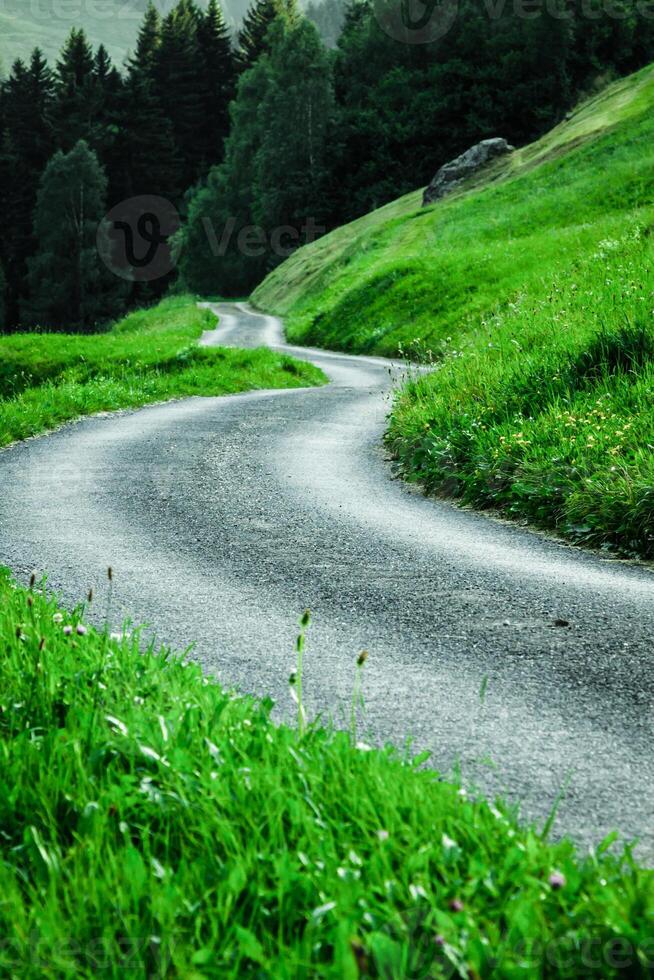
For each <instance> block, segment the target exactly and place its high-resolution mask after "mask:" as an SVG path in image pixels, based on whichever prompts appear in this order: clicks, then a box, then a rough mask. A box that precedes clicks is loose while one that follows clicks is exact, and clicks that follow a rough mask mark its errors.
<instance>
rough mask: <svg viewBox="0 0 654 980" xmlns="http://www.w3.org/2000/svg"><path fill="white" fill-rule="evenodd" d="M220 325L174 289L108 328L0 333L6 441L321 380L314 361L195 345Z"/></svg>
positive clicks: (2, 436) (0, 426) (0, 420)
mask: <svg viewBox="0 0 654 980" xmlns="http://www.w3.org/2000/svg"><path fill="white" fill-rule="evenodd" d="M215 325H216V318H215V316H214V315H213V314H212V313H210V312H209V311H208V310H206V309H199V308H198V306H197V304H196V302H195V300H194V298H193V297H191V296H175V297H171V298H169V299H165V300H163V302H161V303H160V304H159V305H158V306H155V307H151V308H150V309H147V310H140V311H138V312H136V313H132V314H130V316H128V317H126V318H125V319H124V320H121V321H120V322H119V323H117V324H116V325H115V326H114V327H113V329H111V330H109V331H108V332H107V333H101V334H87V335H80V334H61V333H24V334H9V335H5V336H2V337H0V446H4V445H7V444H8V443H10V442H13V441H15V440H18V439H25V438H27V437H28V436H33V435H37V434H38V433H40V432H44V431H46V430H49V429H53V428H56V427H57V426H58V425H61V424H63V423H64V422H68V421H70V420H72V419H76V418H78V417H80V416H82V415H90V414H93V413H94V412H107V411H116V410H117V409H124V408H138V407H139V406H141V405H146V404H148V403H152V402H158V401H165V400H167V399H171V398H182V397H185V396H187V395H228V394H233V393H235V392H239V391H248V390H250V389H253V388H260V389H263V388H294V387H301V386H304V385H314V384H321V383H323V382H324V381H325V377H324V375H323V374H322V372H321V371H319V370H318V368H314V367H313V366H312V365H310V364H306V363H304V362H300V361H296V360H294V359H293V358H291V357H287V356H285V355H283V354H276V353H273V352H272V351H269V350H265V349H263V348H261V349H257V350H236V349H231V348H202V347H198V343H197V342H198V340H199V338H200V336H201V335H202V333H203V331H205V330H212V329H214V327H215Z"/></svg>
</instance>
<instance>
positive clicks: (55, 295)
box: [24, 140, 123, 330]
mask: <svg viewBox="0 0 654 980" xmlns="http://www.w3.org/2000/svg"><path fill="white" fill-rule="evenodd" d="M106 192H107V180H106V177H105V175H104V172H103V170H102V167H101V166H100V163H99V161H98V158H97V156H96V154H95V153H94V152H93V151H92V150H91V149H90V148H89V146H88V144H87V143H85V142H84V141H83V140H81V141H80V142H79V143H77V144H76V146H75V147H74V148H73V149H72V150H71V151H70V153H68V154H65V153H63V152H62V151H61V150H58V151H57V153H55V155H54V157H52V159H51V160H50V162H49V163H48V165H47V167H46V168H45V171H44V173H43V176H42V178H41V181H40V183H39V191H38V196H37V203H36V208H35V211H34V238H35V240H36V242H37V251H36V254H35V255H34V256H33V257H32V258H31V259H30V260H29V263H28V265H29V284H30V299H29V301H28V302H27V303H26V304H25V308H24V315H25V319H26V320H27V322H29V323H34V324H40V325H44V326H45V325H47V326H52V327H58V328H62V329H66V330H72V329H77V330H84V329H89V328H92V327H93V326H95V325H96V324H97V323H98V322H101V321H105V320H108V319H110V318H111V317H112V316H115V315H116V314H117V313H118V312H119V310H120V308H121V299H122V293H123V287H122V284H121V283H120V282H119V281H118V280H116V279H115V278H114V277H113V276H112V275H111V274H110V273H109V272H108V270H107V269H106V268H105V267H104V265H103V264H102V260H101V258H100V256H99V254H98V249H97V247H96V239H97V234H98V228H99V226H100V223H101V221H102V220H103V217H104V214H105V208H106Z"/></svg>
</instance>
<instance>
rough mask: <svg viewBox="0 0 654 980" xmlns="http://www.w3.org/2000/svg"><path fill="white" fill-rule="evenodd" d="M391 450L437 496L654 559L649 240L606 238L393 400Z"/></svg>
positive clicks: (642, 234) (638, 232)
mask: <svg viewBox="0 0 654 980" xmlns="http://www.w3.org/2000/svg"><path fill="white" fill-rule="evenodd" d="M387 438H388V443H389V445H390V447H391V449H392V451H393V453H394V454H395V456H396V457H397V459H398V460H399V465H400V468H401V470H402V472H403V473H404V475H405V476H406V477H407V478H409V479H412V480H418V481H420V482H422V484H423V485H424V486H425V488H426V489H427V490H429V491H431V492H434V493H439V494H444V495H447V496H450V497H456V498H459V499H461V500H462V501H463V502H465V503H468V504H474V505H475V506H477V507H492V508H496V509H500V510H501V511H502V512H503V513H505V514H506V515H508V516H510V517H516V518H523V519H526V520H528V521H530V522H532V523H535V524H538V525H541V526H543V527H548V528H554V529H555V530H557V531H558V532H560V533H561V534H564V535H565V536H567V537H568V538H571V539H572V540H574V541H577V542H581V543H584V544H588V545H593V546H597V547H604V548H610V549H612V550H618V551H620V552H621V553H623V554H626V555H631V556H635V555H638V556H642V557H645V558H652V557H654V240H653V239H652V236H651V232H650V229H649V228H645V229H642V228H638V227H635V228H633V229H632V231H631V232H630V233H629V234H627V235H625V236H624V237H623V238H622V239H620V240H608V241H605V242H603V243H601V244H600V246H599V248H598V249H597V251H596V252H594V253H592V254H590V255H589V256H588V257H587V258H586V260H585V261H584V262H579V263H577V264H576V266H575V267H574V268H573V269H571V270H569V271H567V272H566V273H565V274H562V275H561V276H559V277H558V278H557V279H555V280H554V281H553V282H552V283H551V286H550V290H549V294H548V295H547V297H546V298H544V299H540V300H534V299H532V298H531V297H528V296H525V297H523V298H522V299H521V300H520V301H517V302H516V303H515V304H512V306H511V307H510V308H509V309H508V310H505V311H503V312H501V313H498V314H497V315H496V316H494V317H489V318H488V319H487V320H486V321H485V322H484V324H483V326H482V327H481V328H480V329H479V331H478V332H477V333H476V334H473V335H468V336H467V337H465V338H462V340H461V341H460V343H459V344H456V343H455V342H454V341H452V342H450V343H448V344H444V345H443V346H442V347H441V349H440V351H439V362H438V364H437V366H436V370H434V371H433V372H431V373H430V374H429V375H428V376H426V377H423V378H421V379H417V380H415V381H413V382H412V383H410V384H409V385H408V386H407V387H406V388H405V389H404V391H402V392H401V393H400V394H399V395H398V397H397V399H396V402H395V405H394V408H393V412H392V416H391V422H390V428H389V432H388V437H387Z"/></svg>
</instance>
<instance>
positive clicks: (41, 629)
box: [0, 571, 654, 980]
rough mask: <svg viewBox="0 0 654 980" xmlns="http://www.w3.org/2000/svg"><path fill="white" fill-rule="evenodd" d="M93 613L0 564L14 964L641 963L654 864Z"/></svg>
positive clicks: (144, 970) (447, 971)
mask: <svg viewBox="0 0 654 980" xmlns="http://www.w3.org/2000/svg"><path fill="white" fill-rule="evenodd" d="M92 613H93V610H92V609H91V610H89V608H88V605H86V606H84V605H82V606H80V607H79V608H78V609H76V610H74V611H72V612H70V613H69V612H66V611H62V610H60V609H59V608H58V607H57V604H56V602H54V601H53V600H52V599H50V598H48V597H47V596H45V595H44V594H43V593H42V592H41V590H40V589H38V588H34V587H33V588H31V589H25V588H17V587H15V585H14V583H13V582H12V581H11V579H10V577H9V575H8V574H7V573H4V572H1V571H0V648H1V650H2V657H0V691H2V696H1V698H0V758H1V760H2V764H1V766H0V828H1V839H0V895H1V896H2V897H1V899H0V924H1V926H2V942H0V973H1V974H2V975H3V976H20V977H24V978H26V980H28V978H35V980H36V978H37V977H38V978H41V977H44V976H53V977H54V976H56V977H73V976H75V977H89V978H91V977H95V976H97V974H98V971H100V972H101V973H102V974H103V975H105V974H106V975H107V976H111V977H116V978H118V977H124V976H130V977H153V976H157V977H159V976H162V977H163V976H171V977H172V976H179V977H189V978H195V980H200V978H203V977H221V978H223V977H234V978H236V977H239V978H241V977H264V976H266V977H268V976H270V977H289V978H291V977H294V978H295V977H334V978H336V977H338V978H339V980H344V978H352V980H354V978H356V977H359V976H372V977H387V978H395V977H397V978H399V977H403V978H411V977H415V978H424V977H426V976H430V977H440V976H491V975H493V976H499V975H501V976H516V977H518V976H524V977H533V976H540V975H551V976H553V975H556V976H560V977H589V976H598V977H610V976H613V975H624V972H623V971H624V967H625V964H628V975H629V976H634V977H635V976H643V977H644V976H646V975H649V974H648V970H651V968H652V964H653V962H654V961H653V959H652V957H653V956H654V951H653V950H652V948H651V936H652V928H653V926H654V878H653V875H652V873H651V872H649V871H645V870H642V869H639V868H638V867H637V866H636V865H635V864H634V863H633V861H632V860H631V859H630V857H629V854H628V853H626V854H625V855H624V856H623V857H613V856H610V855H609V854H608V853H606V852H605V848H599V849H598V851H597V852H596V853H594V854H591V855H590V856H588V857H585V858H582V857H581V856H580V855H579V854H577V853H576V852H575V850H574V848H573V846H572V845H571V843H570V842H569V841H562V842H560V843H557V844H550V843H548V842H547V840H546V839H545V837H544V836H543V835H542V834H540V833H538V832H536V831H535V830H534V829H530V828H529V827H526V826H524V825H522V824H520V823H519V822H518V821H517V819H516V817H515V815H514V814H513V813H512V812H511V811H510V810H509V809H507V808H506V807H505V806H503V805H502V804H501V803H498V804H496V805H489V804H487V803H485V802H476V801H473V800H469V799H468V798H466V796H465V794H463V793H462V792H461V791H460V790H459V788H458V787H457V786H456V785H453V784H451V783H449V782H446V781H441V780H440V779H439V777H438V775H437V774H436V773H435V772H433V771H432V770H428V769H425V768H423V767H422V766H421V761H423V760H421V759H414V760H410V759H409V758H408V757H406V756H402V755H400V754H398V753H396V752H394V751H393V750H392V749H390V748H389V749H385V750H376V749H369V747H367V746H364V745H362V744H361V743H357V740H356V736H355V735H354V733H353V732H337V731H334V730H332V729H331V728H329V727H323V726H322V725H320V724H318V723H311V724H309V725H308V726H306V727H305V728H304V729H303V730H301V729H299V728H294V727H290V726H289V725H275V724H273V723H272V722H271V720H270V708H271V705H270V704H269V703H260V702H257V701H254V700H252V699H248V698H244V697H239V696H235V695H233V694H230V693H229V692H225V691H224V690H222V689H221V688H220V687H219V686H218V684H216V683H215V682H214V681H213V680H211V679H209V678H207V677H205V676H203V674H202V671H201V670H200V668H199V667H198V666H196V665H193V664H190V663H188V662H185V661H184V659H183V658H181V657H178V656H175V655H173V654H171V653H170V652H169V651H167V650H162V649H155V648H153V647H147V646H146V645H145V644H144V643H143V642H141V641H140V637H139V633H138V631H135V632H133V633H132V634H131V635H122V636H109V635H107V634H106V633H105V632H103V631H95V630H94V629H93V628H91V627H90V626H88V618H89V617H90V616H91V615H92ZM104 614H105V611H104V608H103V609H102V610H95V614H94V615H93V618H94V619H96V620H97V619H99V620H100V621H102V619H103V616H104ZM357 669H358V670H361V669H362V668H361V667H359V668H357V666H356V664H355V662H354V658H353V683H355V676H354V675H355V671H356V670H357ZM364 669H365V670H368V669H372V670H374V664H368V665H366V667H365V668H364ZM289 703H290V699H289ZM648 943H649V946H648Z"/></svg>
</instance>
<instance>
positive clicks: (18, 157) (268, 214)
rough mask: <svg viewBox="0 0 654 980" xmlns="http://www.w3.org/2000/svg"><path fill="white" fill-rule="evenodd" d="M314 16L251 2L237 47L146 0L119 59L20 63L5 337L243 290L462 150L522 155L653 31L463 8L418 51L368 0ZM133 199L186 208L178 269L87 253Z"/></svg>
mask: <svg viewBox="0 0 654 980" xmlns="http://www.w3.org/2000/svg"><path fill="white" fill-rule="evenodd" d="M328 4H329V6H327V5H324V8H323V7H321V6H319V5H316V4H312V5H311V7H310V8H309V14H310V17H311V19H310V18H309V17H308V16H306V15H305V14H303V13H302V12H301V11H300V9H299V7H297V6H296V4H295V0H255V2H254V4H253V5H252V7H251V8H250V9H249V11H248V12H247V14H246V16H245V19H244V21H243V24H242V28H241V30H240V32H239V34H238V37H237V38H236V39H234V38H233V37H232V35H231V33H230V31H229V30H228V28H227V26H226V23H225V20H224V17H223V13H222V10H221V8H220V6H219V3H218V0H211V2H210V3H209V5H208V7H207V8H206V9H201V8H200V7H199V6H198V5H196V3H195V2H194V0H179V3H177V4H176V6H175V7H174V8H173V9H172V10H170V12H169V13H168V14H167V15H166V16H165V17H163V18H162V17H161V16H160V15H159V13H158V12H157V9H156V7H155V6H154V5H150V6H149V7H148V8H147V10H146V12H145V15H144V19H143V22H142V24H141V28H140V31H139V35H138V40H137V43H136V46H135V49H134V52H133V54H132V55H131V56H130V57H129V58H128V60H127V62H126V63H125V64H124V65H123V66H120V67H117V66H116V65H114V64H112V62H111V60H110V58H109V56H108V54H107V52H106V50H105V49H104V48H103V47H102V46H101V47H99V48H98V49H93V48H92V46H91V45H90V43H89V41H88V39H87V37H86V35H85V34H84V32H83V31H82V30H81V29H80V30H74V31H72V32H71V34H70V36H69V38H68V40H67V42H66V44H65V46H64V48H63V50H62V51H61V54H60V57H59V59H58V60H57V62H56V64H55V65H53V66H51V65H49V64H48V63H47V62H46V59H45V58H44V56H43V55H42V53H41V52H40V51H39V50H38V49H36V50H35V51H34V52H33V54H32V56H31V58H30V59H29V61H27V62H23V61H21V60H18V61H16V62H15V64H14V65H13V67H12V68H11V70H10V72H9V74H8V75H7V77H6V78H5V79H4V81H3V82H2V83H1V85H0V203H1V206H2V213H3V216H4V229H3V234H2V239H1V241H0V265H1V269H0V295H2V302H1V303H0V324H2V326H3V328H4V329H5V330H15V329H17V328H19V327H20V328H27V327H33V326H36V325H40V326H47V327H51V328H54V329H64V328H65V329H74V330H89V329H94V328H96V327H97V326H98V325H99V324H101V323H102V322H104V321H107V320H109V319H110V318H112V317H114V316H116V315H118V314H119V313H121V312H122V311H123V310H124V309H126V308H127V307H129V306H130V305H133V304H134V303H137V302H138V303H141V304H143V303H147V302H150V301H151V300H154V299H156V298H157V296H158V295H160V294H161V293H162V292H163V291H165V290H166V289H168V288H169V287H170V285H171V282H172V281H173V280H174V279H176V280H178V281H179V282H180V283H182V284H183V285H184V286H185V287H186V288H190V289H192V290H194V291H197V292H202V293H208V294H225V295H242V294H245V293H247V292H248V291H249V290H250V289H251V288H252V287H253V286H254V285H255V284H256V283H257V282H258V281H259V280H260V279H261V278H262V276H263V275H265V273H266V272H267V271H269V270H270V268H272V266H273V265H274V264H276V263H277V262H279V261H281V259H282V258H283V257H284V256H285V255H287V254H288V253H289V251H290V250H292V249H293V248H296V247H297V246H298V245H300V244H302V243H303V242H304V241H307V240H311V239H312V238H315V237H316V235H318V234H320V233H321V232H322V231H324V230H327V229H329V228H331V227H334V226H335V225H337V224H340V223H342V222H344V221H347V220H350V219H352V218H354V217H356V216H358V215H360V214H363V213H365V212H366V211H368V210H370V209H372V208H374V207H377V206H379V205H381V204H383V203H385V202H386V201H388V200H390V199H392V198H394V197H397V196H398V195H400V194H402V193H404V192H406V191H409V190H412V189H414V188H416V187H418V186H420V185H421V184H424V183H426V182H427V181H428V180H429V179H430V178H431V176H432V175H433V173H434V171H435V170H436V169H437V168H438V166H440V165H441V164H442V163H443V162H445V161H446V160H447V159H449V158H450V157H452V156H453V155H455V154H456V153H458V152H460V151H462V150H463V149H465V148H466V147H467V146H469V145H470V144H472V143H474V142H476V141H478V140H480V139H483V138H485V137H489V136H496V135H501V136H504V137H506V138H507V139H508V140H510V141H511V142H513V143H516V144H520V143H524V142H526V141H528V140H530V139H532V138H534V137H535V136H537V135H538V134H540V133H541V132H542V131H544V130H545V129H546V128H548V127H550V126H551V125H552V124H553V123H554V122H556V121H557V120H558V119H559V118H561V117H562V116H563V115H564V114H565V112H566V111H567V110H568V109H569V107H570V106H571V105H572V103H573V102H574V101H575V100H576V98H578V96H579V95H580V94H581V93H584V92H587V91H589V90H591V89H592V87H593V86H594V85H597V84H598V83H600V82H601V81H602V80H605V79H607V78H609V77H612V76H614V75H616V74H622V73H626V72H629V71H632V70H634V69H636V68H638V67H640V66H641V65H643V64H645V63H647V62H649V61H652V60H654V20H653V19H652V18H648V17H646V16H645V15H644V13H643V11H642V7H641V6H640V5H638V4H636V3H635V2H633V0H622V2H619V0H618V2H613V3H612V5H611V10H610V13H609V12H604V13H602V12H601V11H595V14H596V15H594V16H590V13H591V12H590V11H589V7H588V3H586V2H584V0H573V2H569V3H567V4H564V0H560V5H559V0H557V2H556V3H553V2H552V0H550V2H548V3H547V4H545V3H544V4H543V6H542V9H536V5H532V6H531V7H530V13H529V16H526V15H525V13H524V10H523V9H522V7H521V6H520V5H517V6H509V5H508V4H507V5H504V6H503V7H501V8H500V7H499V6H497V5H495V6H493V5H488V4H485V3H482V2H477V0H461V3H460V4H459V10H458V16H457V18H456V20H455V21H454V23H453V25H452V27H451V29H450V30H449V32H448V33H447V35H446V36H443V37H441V38H438V39H436V40H435V41H433V42H432V43H424V44H406V43H402V42H401V41H398V40H396V39H395V38H393V37H391V36H389V35H388V34H387V33H385V31H384V30H383V28H382V26H381V24H383V23H384V21H383V18H381V17H380V16H379V7H378V6H376V5H375V4H374V3H372V2H371V0H351V2H350V3H349V5H348V6H347V7H346V8H345V10H344V16H343V18H342V20H343V26H342V31H341V33H340V36H337V35H338V30H339V25H340V22H341V15H342V10H341V8H340V6H339V4H338V2H337V0H328ZM321 11H322V13H321ZM321 16H323V18H324V25H323V26H322V28H321V30H322V33H323V35H325V36H328V35H329V31H331V32H332V39H333V41H334V43H335V44H336V47H335V48H334V49H333V50H332V49H330V48H329V47H328V46H327V45H326V44H325V42H324V41H323V39H322V38H321V33H320V32H319V30H318V29H317V27H316V26H315V23H314V22H316V23H318V22H319V21H320V17H321ZM325 25H327V26H325ZM328 40H329V37H328ZM135 197H136V198H140V197H148V198H159V199H163V200H165V201H166V202H169V205H170V210H171V212H173V211H174V213H175V214H176V215H179V222H178V223H177V224H176V223H175V222H171V223H170V224H169V226H168V227H167V228H164V238H165V239H166V247H169V248H170V249H172V251H173V253H174V257H175V259H176V262H175V265H176V269H175V270H173V269H172V268H171V269H167V270H165V274H163V273H162V274H161V276H160V277H158V278H152V277H150V278H148V277H139V276H138V275H134V276H132V277H131V278H130V277H129V276H123V277H121V276H116V275H114V274H112V271H111V262H108V261H107V256H106V254H104V255H103V254H102V253H103V249H102V248H101V247H100V248H99V246H98V242H99V241H100V240H101V239H102V235H103V234H104V231H103V229H104V226H105V224H106V222H105V220H104V219H105V215H106V214H107V213H109V212H111V211H112V209H114V210H115V209H116V207H117V206H119V205H120V204H121V202H124V201H128V200H131V199H133V198H135ZM105 230H106V229H105ZM172 264H173V263H172V262H171V266H172Z"/></svg>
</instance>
